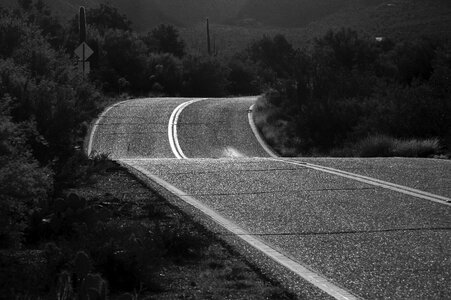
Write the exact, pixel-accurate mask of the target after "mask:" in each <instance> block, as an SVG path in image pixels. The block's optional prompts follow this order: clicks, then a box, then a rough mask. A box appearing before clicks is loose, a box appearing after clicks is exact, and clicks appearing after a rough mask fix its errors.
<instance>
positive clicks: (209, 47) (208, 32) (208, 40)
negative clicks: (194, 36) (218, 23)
mask: <svg viewBox="0 0 451 300" xmlns="http://www.w3.org/2000/svg"><path fill="white" fill-rule="evenodd" d="M207 49H208V55H211V44H210V24H209V22H208V18H207Z"/></svg>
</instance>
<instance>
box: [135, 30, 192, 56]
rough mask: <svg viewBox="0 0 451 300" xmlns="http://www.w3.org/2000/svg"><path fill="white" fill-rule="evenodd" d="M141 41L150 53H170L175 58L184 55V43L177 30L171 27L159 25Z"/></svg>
mask: <svg viewBox="0 0 451 300" xmlns="http://www.w3.org/2000/svg"><path fill="white" fill-rule="evenodd" d="M143 41H144V42H145V43H146V44H147V46H148V47H149V50H150V51H152V52H158V53H171V54H173V55H174V56H177V57H182V56H183V55H185V42H184V41H183V40H181V39H180V38H179V33H178V31H177V29H175V27H174V26H172V25H165V24H161V25H159V26H158V27H156V28H154V29H153V30H152V32H150V33H148V34H147V36H145V37H144V38H143Z"/></svg>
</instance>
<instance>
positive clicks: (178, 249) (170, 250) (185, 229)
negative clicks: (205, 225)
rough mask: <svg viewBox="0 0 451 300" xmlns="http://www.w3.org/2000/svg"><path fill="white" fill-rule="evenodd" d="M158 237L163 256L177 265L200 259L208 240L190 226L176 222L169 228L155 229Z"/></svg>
mask: <svg viewBox="0 0 451 300" xmlns="http://www.w3.org/2000/svg"><path fill="white" fill-rule="evenodd" d="M157 232H158V236H161V239H162V240H161V243H162V246H163V249H165V251H166V253H165V256H166V257H169V258H171V259H173V260H174V261H176V262H178V263H183V262H186V261H187V260H192V259H196V258H198V257H200V256H201V255H202V251H203V250H204V249H205V247H206V246H207V244H208V240H207V238H206V237H205V236H203V235H202V233H201V232H199V231H198V230H193V226H192V225H187V224H186V223H185V222H178V223H176V224H175V225H174V226H171V227H163V228H161V227H159V226H158V227H157Z"/></svg>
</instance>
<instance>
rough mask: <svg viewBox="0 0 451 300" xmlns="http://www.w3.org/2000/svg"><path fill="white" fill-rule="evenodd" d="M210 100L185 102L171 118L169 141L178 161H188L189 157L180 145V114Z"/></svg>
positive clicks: (175, 110)
mask: <svg viewBox="0 0 451 300" xmlns="http://www.w3.org/2000/svg"><path fill="white" fill-rule="evenodd" d="M207 99H208V98H200V99H193V100H190V101H187V102H184V103H182V104H180V105H179V106H177V107H176V108H175V109H174V111H173V112H172V114H171V117H170V118H169V123H168V139H169V145H170V146H171V150H172V153H174V155H175V157H176V158H178V159H187V158H188V157H187V156H186V155H185V154H184V153H183V151H182V148H181V147H180V144H179V139H178V136H177V123H178V120H179V117H180V114H181V113H182V111H183V110H184V109H185V108H186V107H187V106H189V105H191V104H193V103H196V102H199V101H203V100H207Z"/></svg>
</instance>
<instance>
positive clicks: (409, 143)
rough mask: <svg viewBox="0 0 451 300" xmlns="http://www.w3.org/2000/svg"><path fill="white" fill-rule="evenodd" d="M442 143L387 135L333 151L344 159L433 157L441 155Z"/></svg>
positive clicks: (370, 138)
mask: <svg viewBox="0 0 451 300" xmlns="http://www.w3.org/2000/svg"><path fill="white" fill-rule="evenodd" d="M440 152H441V147H440V142H439V140H438V139H436V138H432V139H424V140H421V139H397V138H393V137H390V136H386V135H373V136H369V137H367V138H365V139H363V140H361V141H359V142H357V143H355V144H352V145H348V146H345V147H343V148H339V149H334V150H332V151H331V153H330V154H331V156H344V157H350V156H354V157H391V156H399V157H432V156H436V155H440Z"/></svg>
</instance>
